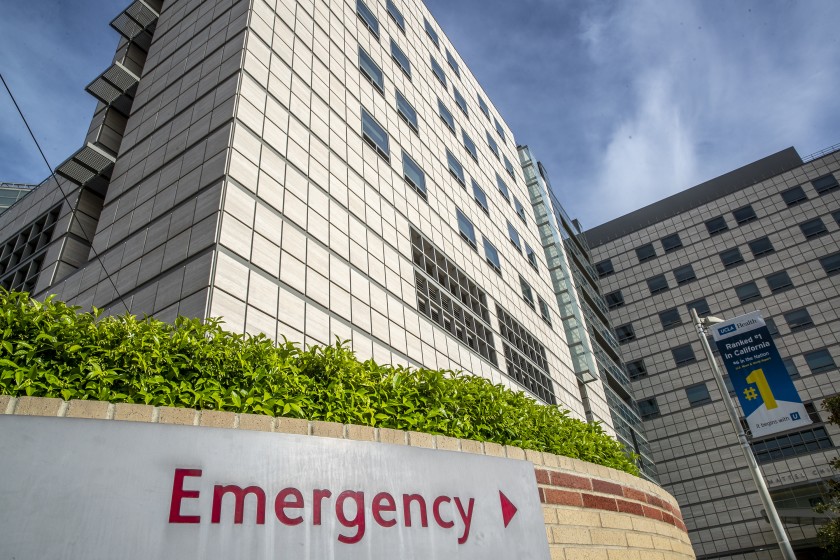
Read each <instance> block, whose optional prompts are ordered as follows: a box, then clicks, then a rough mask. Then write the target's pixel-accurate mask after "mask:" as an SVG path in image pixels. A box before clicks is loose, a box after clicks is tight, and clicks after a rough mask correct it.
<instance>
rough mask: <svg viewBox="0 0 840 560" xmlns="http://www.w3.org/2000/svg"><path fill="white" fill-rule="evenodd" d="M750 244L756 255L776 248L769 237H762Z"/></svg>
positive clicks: (770, 251) (764, 253)
mask: <svg viewBox="0 0 840 560" xmlns="http://www.w3.org/2000/svg"><path fill="white" fill-rule="evenodd" d="M748 245H749V246H750V251H752V254H753V256H754V257H760V256H761V255H767V254H769V253H772V252H773V251H775V250H776V249H775V248H773V244H772V243H771V242H770V238H769V237H762V238H760V239H756V240H755V241H750V242H749V243H748Z"/></svg>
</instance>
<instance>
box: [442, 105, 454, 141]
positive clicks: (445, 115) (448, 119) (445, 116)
mask: <svg viewBox="0 0 840 560" xmlns="http://www.w3.org/2000/svg"><path fill="white" fill-rule="evenodd" d="M438 115H440V120H442V121H443V122H445V123H446V126H447V127H448V128H449V130H451V131H452V134H455V118H454V117H453V116H452V113H451V112H450V111H449V109H447V108H446V105H444V104H443V101H441V100H440V99H438Z"/></svg>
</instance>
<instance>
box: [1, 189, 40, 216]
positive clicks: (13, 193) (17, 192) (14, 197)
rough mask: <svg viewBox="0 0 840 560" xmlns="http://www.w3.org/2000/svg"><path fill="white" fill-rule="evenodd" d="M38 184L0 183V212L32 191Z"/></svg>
mask: <svg viewBox="0 0 840 560" xmlns="http://www.w3.org/2000/svg"><path fill="white" fill-rule="evenodd" d="M36 186H37V185H24V184H21V183H0V214H2V213H3V212H4V211H6V209H7V208H9V206H11V205H12V204H14V203H15V202H17V201H18V200H20V199H21V198H23V197H24V196H26V195H28V194H29V193H30V192H32V189H34V188H35V187H36Z"/></svg>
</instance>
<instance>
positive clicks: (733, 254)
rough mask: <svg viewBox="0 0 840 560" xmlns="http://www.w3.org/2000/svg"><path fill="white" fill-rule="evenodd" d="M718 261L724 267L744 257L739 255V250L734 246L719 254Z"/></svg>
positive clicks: (742, 259)
mask: <svg viewBox="0 0 840 560" xmlns="http://www.w3.org/2000/svg"><path fill="white" fill-rule="evenodd" d="M720 262H721V263H723V266H724V267H725V268H729V267H730V266H735V265H736V264H741V263H742V262H744V257H742V256H741V251H740V250H739V249H738V248H737V247H735V248H734V249H727V250H726V251H724V252H722V253H721V254H720Z"/></svg>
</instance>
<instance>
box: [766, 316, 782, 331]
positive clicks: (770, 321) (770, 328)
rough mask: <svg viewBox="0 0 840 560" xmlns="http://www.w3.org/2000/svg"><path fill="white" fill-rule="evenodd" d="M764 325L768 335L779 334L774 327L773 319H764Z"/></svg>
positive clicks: (777, 329)
mask: <svg viewBox="0 0 840 560" xmlns="http://www.w3.org/2000/svg"><path fill="white" fill-rule="evenodd" d="M764 324H765V325H767V332H769V333H770V334H773V335H775V334H779V328H778V327H777V326H776V321H774V320H773V319H769V318H768V319H764Z"/></svg>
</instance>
